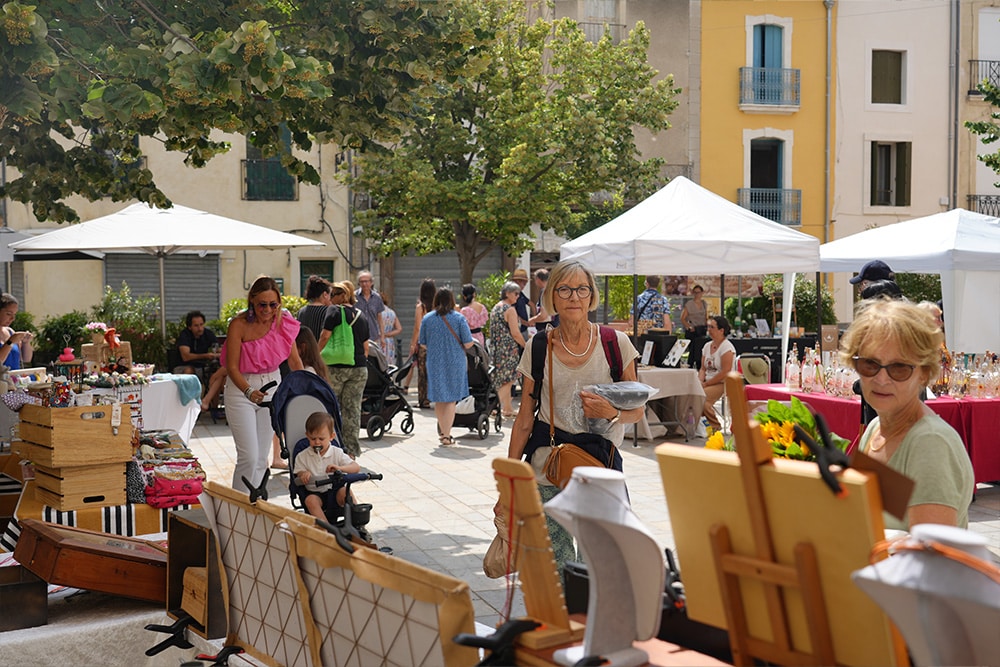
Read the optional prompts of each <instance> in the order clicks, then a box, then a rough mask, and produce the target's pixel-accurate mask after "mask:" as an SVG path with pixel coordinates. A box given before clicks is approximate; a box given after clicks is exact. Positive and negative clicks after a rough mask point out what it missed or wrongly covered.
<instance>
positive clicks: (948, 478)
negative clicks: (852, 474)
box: [840, 299, 975, 530]
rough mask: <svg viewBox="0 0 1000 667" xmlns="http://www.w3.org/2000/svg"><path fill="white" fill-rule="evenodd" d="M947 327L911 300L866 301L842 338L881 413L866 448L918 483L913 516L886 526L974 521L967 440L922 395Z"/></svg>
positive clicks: (935, 371)
mask: <svg viewBox="0 0 1000 667" xmlns="http://www.w3.org/2000/svg"><path fill="white" fill-rule="evenodd" d="M942 338H943V334H942V333H941V328H940V327H939V326H938V324H937V322H936V321H935V320H934V318H933V317H932V316H931V315H930V313H928V312H927V311H926V310H924V309H923V308H921V307H919V306H917V305H916V304H913V303H910V302H909V301H895V300H886V299H875V300H872V301H864V302H862V305H861V307H860V309H859V311H858V314H857V316H856V317H855V318H854V322H853V323H852V324H851V327H850V328H849V329H848V330H847V333H846V334H845V335H844V339H843V341H842V342H841V352H840V354H841V357H842V358H843V359H844V361H845V362H846V363H849V364H851V365H852V366H854V368H855V369H856V370H857V371H858V375H860V376H861V392H862V395H863V396H864V398H865V401H867V402H868V404H869V405H870V406H871V407H872V408H873V409H874V410H875V412H876V413H878V417H877V418H875V419H874V420H873V421H872V422H871V423H870V424H869V425H868V427H867V428H866V429H865V432H864V434H862V436H861V442H860V447H861V450H862V451H863V452H865V453H866V454H868V455H869V456H871V457H872V458H874V459H877V460H879V461H881V462H882V463H885V464H887V465H889V466H890V467H891V468H894V469H895V470H898V471H899V472H901V473H903V474H904V475H906V476H907V477H910V478H911V479H913V480H914V482H916V484H915V486H914V489H913V495H912V496H911V497H910V503H909V507H908V509H907V516H906V520H905V521H898V520H896V519H895V517H892V516H890V515H888V514H886V515H885V519H886V528H893V529H900V530H909V529H910V528H911V527H912V526H914V525H916V524H918V523H940V524H946V525H949V526H958V527H960V528H966V527H968V524H969V503H970V502H971V501H972V492H973V489H974V484H975V483H974V481H973V474H972V464H971V463H970V462H969V456H968V454H967V452H966V451H965V446H964V445H963V444H962V439H961V438H960V437H959V435H958V433H956V432H955V430H954V429H953V428H951V426H949V425H948V424H947V423H946V422H945V421H944V420H943V419H941V418H940V417H939V416H938V415H936V414H935V413H934V412H932V411H931V409H930V408H928V407H927V406H926V405H925V404H924V403H923V401H921V396H922V395H923V393H924V390H925V389H926V388H927V385H928V384H930V383H931V382H932V381H933V380H934V379H935V378H936V377H937V374H938V371H939V370H940V363H941V360H940V349H941V341H942Z"/></svg>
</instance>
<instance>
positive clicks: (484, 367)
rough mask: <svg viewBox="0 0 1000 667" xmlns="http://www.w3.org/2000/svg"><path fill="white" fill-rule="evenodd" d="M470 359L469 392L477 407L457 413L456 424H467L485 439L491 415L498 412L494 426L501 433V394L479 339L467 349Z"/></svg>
mask: <svg viewBox="0 0 1000 667" xmlns="http://www.w3.org/2000/svg"><path fill="white" fill-rule="evenodd" d="M465 356H466V360H467V361H468V368H469V370H468V372H469V393H470V394H471V395H472V398H473V399H474V401H475V409H474V410H473V411H472V412H470V413H467V414H456V415H455V422H454V423H455V426H465V427H467V428H468V429H469V430H470V431H476V432H478V433H479V439H480V440H485V439H486V436H487V435H489V432H490V415H491V414H493V412H494V411H495V412H496V418H495V420H494V422H493V428H494V429H495V430H496V432H497V433H500V430H501V426H502V424H503V418H502V417H501V415H500V394H498V393H497V390H496V387H495V386H494V385H493V379H492V378H491V377H490V362H489V355H488V354H487V353H486V348H484V347H483V345H482V343H480V342H479V341H473V343H472V347H470V348H469V349H467V350H466V351H465Z"/></svg>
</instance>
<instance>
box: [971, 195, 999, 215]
mask: <svg viewBox="0 0 1000 667" xmlns="http://www.w3.org/2000/svg"><path fill="white" fill-rule="evenodd" d="M969 210H970V211H975V212H976V213H982V214H983V215H992V216H993V217H994V218H1000V195H969Z"/></svg>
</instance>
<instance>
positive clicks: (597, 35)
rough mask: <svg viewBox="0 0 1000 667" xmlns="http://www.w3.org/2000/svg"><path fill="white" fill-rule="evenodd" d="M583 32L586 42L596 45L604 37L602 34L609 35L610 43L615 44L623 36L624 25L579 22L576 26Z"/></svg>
mask: <svg viewBox="0 0 1000 667" xmlns="http://www.w3.org/2000/svg"><path fill="white" fill-rule="evenodd" d="M577 25H578V26H580V29H581V30H583V34H584V36H586V38H587V41H588V42H592V43H594V44H596V43H597V42H599V41H601V37H604V33H605V32H608V33H611V43H612V44H617V43H619V42H620V41H622V38H623V37H624V36H625V24H624V23H604V22H600V23H598V22H587V21H581V22H579V23H578V24H577Z"/></svg>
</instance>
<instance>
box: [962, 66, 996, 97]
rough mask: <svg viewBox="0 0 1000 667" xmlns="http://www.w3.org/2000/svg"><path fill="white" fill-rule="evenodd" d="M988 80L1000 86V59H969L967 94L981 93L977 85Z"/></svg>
mask: <svg viewBox="0 0 1000 667" xmlns="http://www.w3.org/2000/svg"><path fill="white" fill-rule="evenodd" d="M983 80H986V81H989V82H990V83H991V84H993V85H994V86H998V87H1000V60H970V61H969V94H970V95H982V93H981V92H979V89H978V88H977V86H978V85H979V84H980V83H982V82H983Z"/></svg>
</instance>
